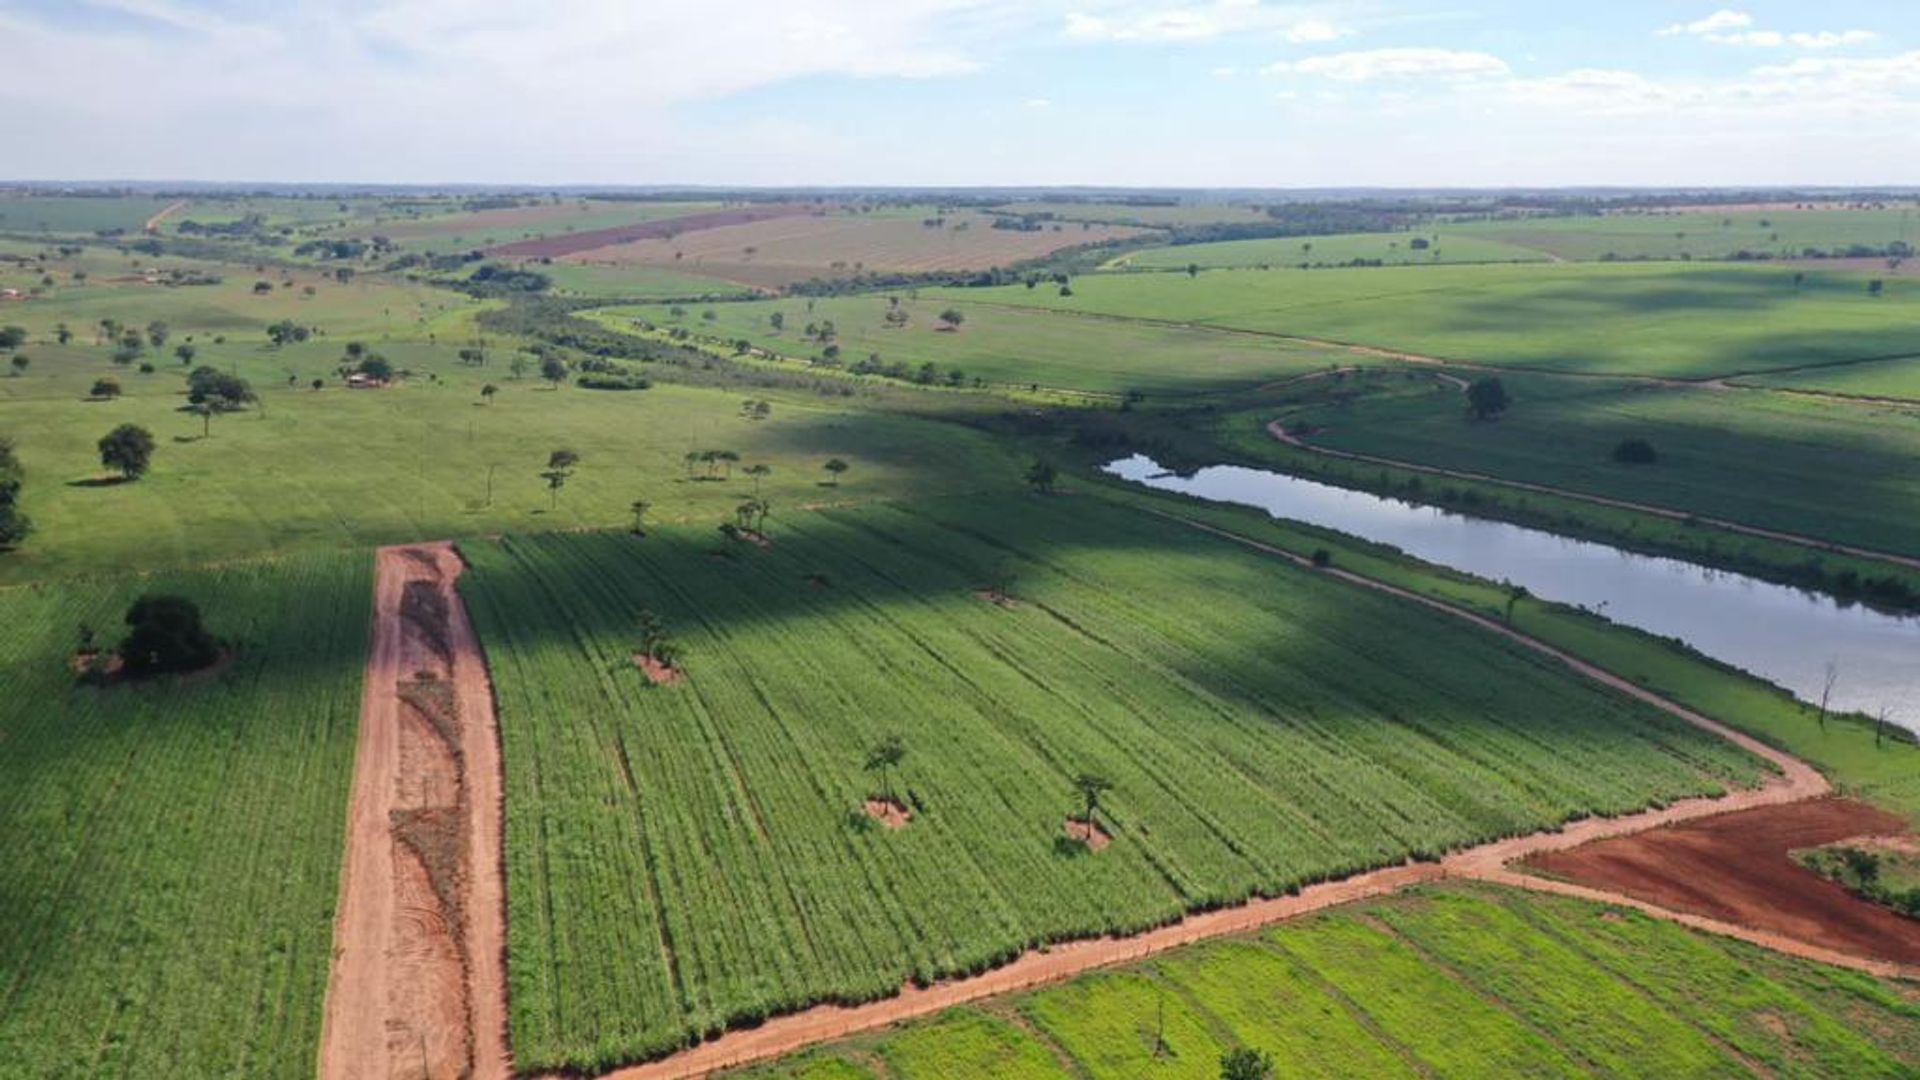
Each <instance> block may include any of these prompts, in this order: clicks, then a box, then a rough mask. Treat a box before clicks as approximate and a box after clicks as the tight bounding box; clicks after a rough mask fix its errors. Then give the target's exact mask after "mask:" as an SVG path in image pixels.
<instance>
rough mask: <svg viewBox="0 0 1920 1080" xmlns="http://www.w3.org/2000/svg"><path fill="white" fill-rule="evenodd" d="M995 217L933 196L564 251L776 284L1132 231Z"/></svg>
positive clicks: (1020, 253) (1024, 255) (954, 263)
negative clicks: (934, 201)
mask: <svg viewBox="0 0 1920 1080" xmlns="http://www.w3.org/2000/svg"><path fill="white" fill-rule="evenodd" d="M993 220H994V219H993V218H992V217H991V216H989V215H986V214H981V213H975V212H973V211H959V212H949V213H946V214H941V212H940V211H939V210H938V209H936V208H934V207H931V206H926V207H905V208H887V209H882V210H874V211H871V212H865V213H848V212H845V211H838V210H836V211H832V212H828V213H823V214H818V215H802V216H797V217H783V218H776V219H773V220H769V221H756V222H753V223H751V224H746V225H726V226H721V227H719V228H714V229H701V230H699V231H697V232H690V233H687V234H685V235H682V236H676V237H673V238H672V239H658V240H636V241H633V242H630V243H625V244H615V245H612V246H610V247H602V248H595V249H594V250H592V251H586V252H581V253H580V254H578V255H571V256H568V261H571V262H577V263H583V264H587V265H595V264H598V265H605V266H626V265H634V264H638V265H646V266H663V267H669V268H672V269H674V270H678V271H680V272H682V273H691V274H698V275H704V276H709V277H717V278H722V279H724V280H727V281H735V282H740V283H742V284H746V285H755V286H767V287H778V286H782V285H788V284H791V283H793V282H796V281H804V280H807V279H808V278H815V277H822V278H832V277H848V276H853V275H857V274H860V273H863V272H881V273H885V272H909V273H917V272H925V271H933V270H983V269H987V268H989V267H995V266H1006V265H1009V264H1012V263H1017V262H1022V261H1024V260H1027V259H1035V258H1039V257H1041V256H1043V255H1046V254H1048V253H1050V252H1053V251H1056V250H1058V249H1060V248H1064V247H1072V246H1076V245H1079V244H1092V243H1098V242H1100V241H1102V240H1113V239H1118V238H1122V237H1127V236H1134V235H1138V233H1139V230H1137V229H1130V228H1124V227H1117V226H1110V225H1094V224H1090V223H1071V222H1069V223H1059V224H1054V225H1048V226H1047V227H1045V228H1043V229H1041V230H1040V231H1037V232H1021V231H1018V230H1014V229H995V228H993V227H992V225H993Z"/></svg>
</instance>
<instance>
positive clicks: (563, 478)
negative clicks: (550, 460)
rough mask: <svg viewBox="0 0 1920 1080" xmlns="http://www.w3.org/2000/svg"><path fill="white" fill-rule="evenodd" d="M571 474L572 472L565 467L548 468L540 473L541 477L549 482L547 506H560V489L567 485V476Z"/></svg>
mask: <svg viewBox="0 0 1920 1080" xmlns="http://www.w3.org/2000/svg"><path fill="white" fill-rule="evenodd" d="M570 475H572V474H571V473H569V472H567V470H565V469H547V470H546V471H544V472H542V473H541V474H540V479H542V480H545V481H546V482H547V506H548V508H549V509H558V508H559V506H560V489H561V488H563V487H566V486H567V477H568V476H570Z"/></svg>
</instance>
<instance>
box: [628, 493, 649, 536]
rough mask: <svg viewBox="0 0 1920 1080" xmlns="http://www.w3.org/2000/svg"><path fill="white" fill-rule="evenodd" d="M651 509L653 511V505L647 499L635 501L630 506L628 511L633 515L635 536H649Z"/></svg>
mask: <svg viewBox="0 0 1920 1080" xmlns="http://www.w3.org/2000/svg"><path fill="white" fill-rule="evenodd" d="M651 509H653V504H652V503H650V502H648V501H647V500H645V499H635V500H633V502H632V503H630V504H628V506H627V510H628V511H630V512H631V513H632V514H633V535H635V536H645V535H647V527H646V521H647V511H649V510H651Z"/></svg>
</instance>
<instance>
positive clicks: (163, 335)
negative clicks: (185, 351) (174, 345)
mask: <svg viewBox="0 0 1920 1080" xmlns="http://www.w3.org/2000/svg"><path fill="white" fill-rule="evenodd" d="M172 334H173V331H172V330H171V329H169V328H168V327H167V324H166V323H163V322H161V321H160V320H159V319H155V320H153V321H152V322H150V323H148V324H147V341H149V342H150V343H152V345H153V347H154V348H156V349H160V348H164V347H166V344H167V338H169V337H171V336H172Z"/></svg>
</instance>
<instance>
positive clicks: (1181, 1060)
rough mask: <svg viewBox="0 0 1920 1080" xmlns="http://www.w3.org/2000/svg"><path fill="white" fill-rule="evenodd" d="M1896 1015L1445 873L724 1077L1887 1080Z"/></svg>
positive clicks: (1914, 1017) (1827, 984)
mask: <svg viewBox="0 0 1920 1080" xmlns="http://www.w3.org/2000/svg"><path fill="white" fill-rule="evenodd" d="M1916 1021H1920V1007H1916V1006H1915V1004H1914V1003H1913V1001H1912V999H1911V995H1909V994H1907V993H1905V992H1903V989H1902V988H1901V987H1899V986H1897V985H1895V984H1892V983H1887V982H1882V981H1878V980H1875V979H1873V978H1871V977H1869V976H1864V975H1858V974H1855V973H1852V972H1848V971H1843V970H1840V969H1837V968H1828V967H1823V966H1820V965H1816V964H1811V963H1805V962H1800V961H1795V960H1790V959H1787V958H1785V957H1781V956H1778V955H1776V954H1772V953H1767V952H1763V951H1761V950H1759V949H1755V948H1753V947H1751V946H1747V945H1744V944H1741V943H1737V942H1731V941H1727V940H1725V939H1720V938H1713V937H1709V936H1706V935H1704V934H1699V933H1695V932H1693V931H1689V930H1685V929H1682V928H1679V927H1676V926H1673V925H1671V924H1668V923H1662V922H1656V921H1654V920H1651V919H1648V918H1645V917H1644V916H1641V915H1639V914H1637V913H1634V912H1629V911H1617V910H1612V909H1608V908H1604V907H1600V906H1596V905H1592V904H1587V903H1583V902H1579V901H1572V900H1565V899H1560V898H1557V897H1545V896H1535V895H1530V894H1526V893H1520V892H1514V891H1509V890H1501V889H1489V888H1478V887H1444V888H1430V889H1424V890H1421V891H1418V892H1415V893H1411V894H1407V895H1403V896H1399V897H1395V898H1392V899H1389V900H1382V901H1373V902H1369V903H1367V904H1364V905H1361V906H1357V907H1353V908H1347V909H1342V910H1339V911H1336V912H1332V913H1329V914H1325V915H1320V916H1315V917H1313V918H1310V919H1307V920H1303V921H1301V922H1298V923H1290V924H1285V925H1282V926H1280V927H1277V928H1275V929H1273V930H1270V931H1268V932H1266V933H1265V934H1262V935H1259V936H1257V937H1248V938H1243V939H1239V940H1234V941H1225V942H1218V943H1213V944H1207V945H1200V946H1195V947H1192V948H1188V949H1183V950H1178V951H1176V952H1173V953H1170V954H1168V955H1166V956H1164V957H1162V958H1159V959H1155V960H1152V961H1149V962H1146V963H1142V964H1137V965H1133V966H1131V967H1128V968H1125V969H1122V970H1119V971H1114V972H1106V973H1099V974H1093V975H1085V976H1082V977H1080V978H1078V979H1076V980H1074V981H1072V982H1070V983H1067V984H1065V985H1062V986H1059V987H1055V988H1051V989H1047V990H1041V991H1037V992H1035V993H1031V994H1027V995H1023V996H1021V997H1018V998H1015V999H1013V1001H1012V1002H1010V1003H1008V1004H1006V1005H997V1004H996V1005H989V1006H973V1007H967V1008H962V1009H955V1010H952V1011H950V1012H947V1013H943V1014H941V1015H940V1016H938V1017H936V1018H934V1019H931V1020H927V1021H923V1022H920V1023H916V1024H912V1025H909V1026H907V1027H905V1028H903V1029H900V1030H898V1031H894V1032H888V1033H884V1034H879V1035H872V1036H866V1037H863V1038H857V1039H854V1040H850V1041H848V1042H846V1043H843V1044H840V1045H838V1046H834V1047H828V1048H825V1049H821V1050H816V1051H813V1052H811V1053H809V1054H807V1055H804V1056H802V1057H799V1058H796V1059H794V1060H792V1061H788V1062H781V1063H777V1064H774V1065H771V1066H766V1067H762V1068H759V1069H755V1070H751V1071H749V1072H746V1073H743V1074H740V1075H742V1076H744V1077H751V1078H753V1080H776V1078H777V1080H842V1078H848V1080H851V1078H868V1080H871V1078H874V1077H878V1076H882V1075H892V1076H914V1077H917V1076H987V1075H991V1076H996V1077H1008V1078H1013V1080H1027V1078H1033V1080H1051V1078H1061V1080H1065V1078H1068V1077H1085V1078H1091V1080H1108V1078H1112V1080H1138V1078H1143V1077H1150V1078H1163V1080H1214V1078H1215V1077H1217V1076H1219V1075H1220V1069H1219V1060H1220V1056H1221V1055H1222V1054H1223V1053H1225V1052H1227V1051H1229V1050H1232V1049H1235V1048H1238V1047H1251V1048H1254V1049H1256V1050H1259V1051H1260V1052H1262V1053H1266V1054H1268V1055H1270V1056H1271V1057H1272V1059H1273V1062H1274V1065H1275V1069H1276V1075H1279V1076H1286V1077H1327V1078H1344V1077H1357V1076H1366V1077H1416V1076H1484V1075H1500V1076H1535V1077H1540V1076H1596V1077H1600V1076H1604V1077H1623V1076H1638V1077H1659V1078H1662V1080H1666V1078H1679V1077H1735V1076H1750V1075H1753V1074H1754V1073H1756V1072H1759V1071H1760V1070H1764V1073H1762V1075H1792V1076H1802V1077H1834V1078H1841V1077H1857V1076H1889V1077H1891V1076H1907V1075H1911V1074H1912V1073H1913V1072H1914V1071H1915V1070H1916V1069H1920V1034H1916V1033H1920V1024H1917V1023H1916ZM879 1063H884V1066H885V1069H886V1072H885V1073H882V1072H881V1071H880V1070H879V1069H878V1068H875V1065H876V1064H879Z"/></svg>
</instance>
